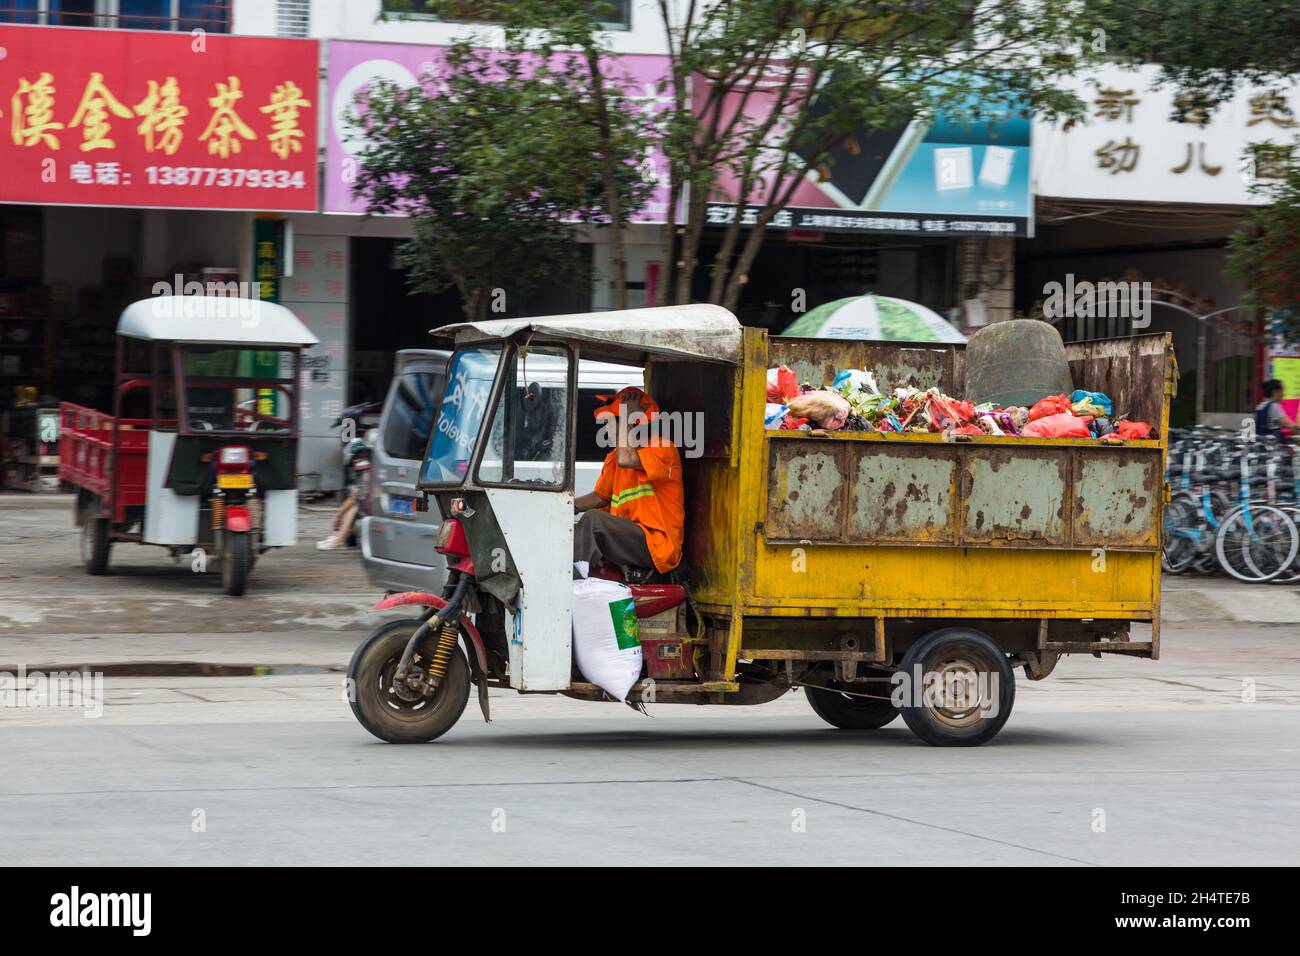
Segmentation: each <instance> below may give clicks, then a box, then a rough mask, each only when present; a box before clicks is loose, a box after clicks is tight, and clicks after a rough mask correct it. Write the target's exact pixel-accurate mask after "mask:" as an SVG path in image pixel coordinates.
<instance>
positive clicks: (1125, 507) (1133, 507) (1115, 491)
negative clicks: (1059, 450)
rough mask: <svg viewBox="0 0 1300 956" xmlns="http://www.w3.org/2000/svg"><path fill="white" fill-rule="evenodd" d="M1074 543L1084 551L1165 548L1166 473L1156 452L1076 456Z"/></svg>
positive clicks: (1111, 451) (1112, 450)
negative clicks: (1162, 532)
mask: <svg viewBox="0 0 1300 956" xmlns="http://www.w3.org/2000/svg"><path fill="white" fill-rule="evenodd" d="M1074 468H1075V475H1074V544H1075V545H1076V546H1077V547H1081V548H1130V549H1145V550H1152V551H1154V550H1156V549H1157V548H1159V547H1160V522H1159V514H1160V508H1159V507H1158V506H1159V501H1160V494H1161V484H1162V482H1163V475H1164V469H1163V468H1162V466H1161V461H1160V450H1159V449H1156V448H1134V449H1131V450H1129V449H1118V448H1099V449H1097V450H1095V451H1089V450H1084V449H1080V450H1079V451H1078V452H1077V453H1076V454H1075V465H1074Z"/></svg>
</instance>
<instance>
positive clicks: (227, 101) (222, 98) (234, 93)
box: [199, 76, 257, 159]
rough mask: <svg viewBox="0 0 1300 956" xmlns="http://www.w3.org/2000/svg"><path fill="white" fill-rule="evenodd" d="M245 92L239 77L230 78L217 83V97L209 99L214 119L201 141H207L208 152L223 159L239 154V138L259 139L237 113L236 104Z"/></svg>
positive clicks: (209, 123) (201, 136) (202, 135)
mask: <svg viewBox="0 0 1300 956" xmlns="http://www.w3.org/2000/svg"><path fill="white" fill-rule="evenodd" d="M243 96H244V91H243V90H241V89H240V88H239V77H237V76H230V77H227V78H226V82H225V83H222V82H220V81H218V82H217V95H216V96H212V97H209V98H208V105H209V106H211V107H212V108H213V113H212V119H210V120H208V125H207V128H206V129H204V130H203V132H202V133H201V134H200V135H199V140H200V141H203V140H207V143H208V152H209V153H215V154H216V155H218V156H220V157H221V158H222V159H227V158H229V156H230V154H231V153H237V152H239V150H240V148H241V147H242V145H243V144H242V143H240V141H239V139H238V137H242V138H244V139H250V140H251V139H257V134H256V133H254V132H253V131H252V130H251V129H250V128H249V126H248V124H247V123H245V122H244V121H243V120H242V119H240V118H239V114H238V113H237V112H235V103H237V102H238V101H239V100H241V99H242V98H243Z"/></svg>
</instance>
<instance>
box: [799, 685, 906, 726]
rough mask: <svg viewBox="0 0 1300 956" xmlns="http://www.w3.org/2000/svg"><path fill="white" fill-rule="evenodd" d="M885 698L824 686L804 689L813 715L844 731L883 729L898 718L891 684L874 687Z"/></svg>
mask: <svg viewBox="0 0 1300 956" xmlns="http://www.w3.org/2000/svg"><path fill="white" fill-rule="evenodd" d="M871 686H874V687H878V688H880V689H878V690H877V691H876V693H877V694H881V695H883V696H881V697H863V696H862V695H860V694H842V693H840V692H839V691H836V690H825V689H823V688H821V687H807V686H805V687H804V693H805V694H806V695H807V697H808V703H809V705H811V707H812V709H813V712H814V713H815V714H816V715H817V716H818V717H820V718H821V719H822V720H824V721H826V723H828V724H830V725H831V726H832V727H838V728H840V729H841V730H879V729H880V728H881V727H883V726H885V725H886V724H888V723H889V722H891V721H892V720H893V719H894V718H895V717H897V716H898V708H897V707H895V706H894V702H893V701H892V700H890V699H889V685H882V684H874V685H871Z"/></svg>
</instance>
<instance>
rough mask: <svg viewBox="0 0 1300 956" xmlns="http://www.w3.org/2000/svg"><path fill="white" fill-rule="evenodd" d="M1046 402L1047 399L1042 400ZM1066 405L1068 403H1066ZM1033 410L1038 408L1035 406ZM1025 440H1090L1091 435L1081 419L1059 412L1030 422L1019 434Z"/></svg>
mask: <svg viewBox="0 0 1300 956" xmlns="http://www.w3.org/2000/svg"><path fill="white" fill-rule="evenodd" d="M1043 401H1047V399H1043ZM1067 404H1068V403H1067ZM1034 407H1035V408H1037V407H1038V406H1037V405H1035V406H1034ZM1020 434H1021V435H1023V436H1024V437H1026V438H1091V437H1092V433H1091V432H1089V431H1088V426H1087V425H1086V424H1084V421H1083V419H1081V418H1076V417H1075V416H1074V415H1073V414H1072V413H1071V412H1059V413H1058V414H1056V415H1048V416H1047V417H1045V418H1039V419H1036V420H1034V421H1031V422H1030V423H1029V424H1028V425H1026V426H1025V427H1024V429H1022V430H1021V432H1020Z"/></svg>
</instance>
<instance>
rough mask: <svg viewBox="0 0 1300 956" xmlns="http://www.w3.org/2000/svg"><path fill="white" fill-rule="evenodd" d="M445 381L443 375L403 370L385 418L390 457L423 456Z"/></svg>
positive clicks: (387, 447)
mask: <svg viewBox="0 0 1300 956" xmlns="http://www.w3.org/2000/svg"><path fill="white" fill-rule="evenodd" d="M444 382H445V378H444V376H442V375H438V374H435V373H433V372H403V373H402V374H401V375H399V376H398V377H397V380H396V381H395V382H394V383H393V396H392V398H391V399H390V401H389V405H388V410H387V414H386V416H385V419H384V436H383V437H384V451H386V452H387V453H388V455H389V457H391V458H403V459H406V460H408V461H419V460H420V459H421V458H423V457H424V450H425V449H426V448H427V447H429V433H430V432H432V431H433V421H434V415H435V414H436V413H437V410H438V399H439V398H440V397H441V396H442V387H443V384H444Z"/></svg>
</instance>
